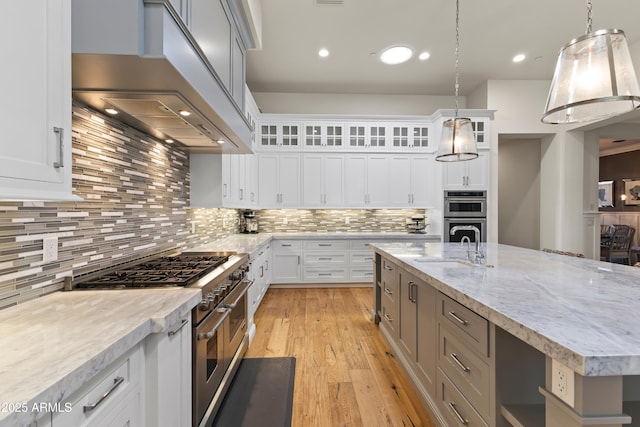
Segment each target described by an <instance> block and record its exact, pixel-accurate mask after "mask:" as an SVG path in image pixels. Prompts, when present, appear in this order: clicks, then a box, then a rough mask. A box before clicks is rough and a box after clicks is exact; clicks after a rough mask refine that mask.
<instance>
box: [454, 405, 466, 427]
mask: <svg viewBox="0 0 640 427" xmlns="http://www.w3.org/2000/svg"><path fill="white" fill-rule="evenodd" d="M449 407H450V408H451V410H452V411H453V413H454V414H455V416H456V418H457V419H458V421H459V422H460V424H462V425H463V426H466V425H469V420H468V419H466V418H465V417H463V416H462V414H460V412H458V409H457V408H456V404H455V403H453V402H449Z"/></svg>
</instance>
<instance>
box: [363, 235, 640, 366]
mask: <svg viewBox="0 0 640 427" xmlns="http://www.w3.org/2000/svg"><path fill="white" fill-rule="evenodd" d="M371 246H372V248H373V250H374V251H375V252H377V253H379V254H381V255H382V256H385V257H390V258H392V259H395V260H397V261H399V262H400V264H401V266H402V267H403V268H405V269H407V270H408V271H409V272H411V273H413V274H415V275H417V276H418V277H419V278H421V279H423V280H425V281H426V282H427V283H428V284H430V285H431V286H433V287H435V288H436V289H437V290H439V291H441V292H442V293H444V294H446V295H448V296H449V297H451V298H453V299H455V300H456V301H458V302H459V303H461V304H463V305H465V306H467V307H468V308H470V309H472V310H473V311H475V312H476V313H478V314H480V315H481V316H484V317H485V318H487V319H488V320H489V321H490V322H492V323H494V324H495V325H496V326H498V327H500V328H502V329H504V330H505V331H507V332H509V333H510V334H512V335H514V336H516V337H518V338H519V339H521V340H522V341H524V342H526V343H527V344H529V345H530V346H532V347H534V348H535V349H537V350H539V351H540V352H542V353H543V354H545V355H547V356H549V357H551V358H553V359H555V360H557V361H559V362H560V363H563V364H564V365H566V366H568V367H569V368H571V369H573V370H574V371H575V372H577V373H578V374H580V375H584V376H605V375H638V374H640V315H639V314H640V311H639V310H638V304H639V303H640V268H636V267H630V266H625V265H619V264H611V263H605V262H601V261H594V260H591V259H585V258H578V257H571V256H566V255H558V254H553V253H547V252H543V251H536V250H531V249H524V248H519V247H514V246H507V245H500V244H494V243H486V244H485V243H483V244H482V248H483V249H484V251H485V253H486V259H485V261H486V264H485V265H480V266H476V265H472V264H471V263H469V262H465V260H466V259H467V246H461V245H460V244H459V243H436V242H429V243H375V244H372V245H371ZM473 249H474V247H473V244H472V245H471V250H473Z"/></svg>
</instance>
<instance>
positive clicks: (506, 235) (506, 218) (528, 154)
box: [498, 138, 542, 249]
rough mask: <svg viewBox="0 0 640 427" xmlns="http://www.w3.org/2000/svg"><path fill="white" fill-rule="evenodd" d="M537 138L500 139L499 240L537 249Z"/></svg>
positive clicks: (538, 231) (538, 158)
mask: <svg viewBox="0 0 640 427" xmlns="http://www.w3.org/2000/svg"><path fill="white" fill-rule="evenodd" d="M541 144H542V141H541V140H540V139H508V138H500V141H499V142H498V146H499V150H498V151H499V163H498V168H499V169H500V176H499V177H498V218H499V221H498V242H499V243H503V244H506V245H514V246H519V247H522V248H530V249H541V248H540V157H541V154H540V152H541Z"/></svg>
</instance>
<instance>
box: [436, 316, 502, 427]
mask: <svg viewBox="0 0 640 427" xmlns="http://www.w3.org/2000/svg"><path fill="white" fill-rule="evenodd" d="M464 341H465V340H464V339H461V338H460V333H456V332H454V331H452V330H451V329H450V328H449V327H448V325H446V324H440V346H439V354H438V366H439V367H440V369H442V371H443V372H444V373H445V374H446V375H447V376H448V377H449V378H450V379H451V381H452V382H453V383H454V384H455V385H456V387H457V388H458V389H459V391H460V392H461V393H462V394H463V395H464V396H465V397H466V398H467V400H468V401H469V402H471V404H472V405H473V406H474V407H475V409H476V410H477V411H478V412H479V413H480V414H481V415H482V416H483V417H485V419H488V418H489V414H490V411H489V409H490V405H491V399H490V375H491V370H490V367H489V364H488V358H486V357H482V356H478V355H477V354H476V353H475V352H474V351H473V350H472V349H470V348H469V347H468V346H467V345H465V343H464Z"/></svg>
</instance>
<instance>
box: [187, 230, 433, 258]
mask: <svg viewBox="0 0 640 427" xmlns="http://www.w3.org/2000/svg"><path fill="white" fill-rule="evenodd" d="M272 239H290V240H303V239H327V240H329V239H366V240H371V241H372V242H380V241H387V240H398V239H402V240H419V241H426V240H429V241H440V240H441V237H440V235H436V234H418V233H371V232H363V233H313V232H307V233H256V234H234V235H231V236H229V237H225V238H223V239H219V240H216V241H214V242H211V243H208V244H206V245H202V246H199V247H197V248H193V249H187V250H185V252H189V251H211V252H221V251H222V252H224V251H234V252H238V253H249V254H250V253H252V252H254V251H255V250H256V249H258V248H259V247H260V246H262V245H264V244H265V243H267V242H269V241H271V240H272Z"/></svg>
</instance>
